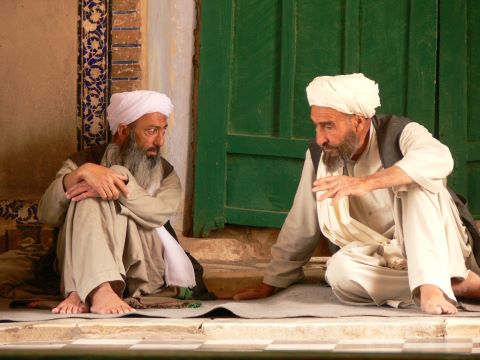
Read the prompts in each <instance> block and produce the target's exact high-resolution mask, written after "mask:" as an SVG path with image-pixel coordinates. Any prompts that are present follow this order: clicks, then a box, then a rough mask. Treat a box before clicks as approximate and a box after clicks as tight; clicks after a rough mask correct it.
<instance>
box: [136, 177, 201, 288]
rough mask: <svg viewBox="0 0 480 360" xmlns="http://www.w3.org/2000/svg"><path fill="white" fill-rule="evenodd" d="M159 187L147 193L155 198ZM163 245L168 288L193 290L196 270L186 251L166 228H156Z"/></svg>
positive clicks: (150, 189) (148, 190)
mask: <svg viewBox="0 0 480 360" xmlns="http://www.w3.org/2000/svg"><path fill="white" fill-rule="evenodd" d="M157 190H158V186H157V187H153V186H151V187H149V188H148V189H147V190H146V191H147V193H148V194H150V195H151V196H153V195H154V194H155V192H156V191H157ZM153 231H156V232H157V234H158V237H159V238H160V241H161V242H162V245H163V262H164V264H165V283H166V284H167V286H179V287H186V288H192V287H194V286H195V285H196V284H197V283H196V281H195V270H194V269H193V265H192V262H191V261H190V259H189V258H188V256H187V254H186V253H185V250H183V248H182V247H181V246H180V244H179V243H178V242H177V240H175V238H174V237H173V236H172V235H171V234H170V233H169V232H168V230H167V229H165V226H161V227H158V228H155V229H154V230H153Z"/></svg>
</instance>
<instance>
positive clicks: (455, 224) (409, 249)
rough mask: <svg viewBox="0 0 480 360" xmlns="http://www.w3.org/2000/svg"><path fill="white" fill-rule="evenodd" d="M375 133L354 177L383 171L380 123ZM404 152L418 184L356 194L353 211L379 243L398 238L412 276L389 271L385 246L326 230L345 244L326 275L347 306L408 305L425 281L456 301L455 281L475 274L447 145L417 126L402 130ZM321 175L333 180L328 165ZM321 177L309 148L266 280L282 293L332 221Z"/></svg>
mask: <svg viewBox="0 0 480 360" xmlns="http://www.w3.org/2000/svg"><path fill="white" fill-rule="evenodd" d="M369 136H370V137H369V143H368V146H367V148H366V150H365V151H364V153H363V154H362V156H361V157H360V158H359V159H358V160H357V161H356V162H354V161H351V162H350V163H349V164H347V170H348V173H349V175H350V176H366V175H369V174H372V173H375V172H378V171H380V170H382V169H383V166H382V164H381V160H380V156H379V153H378V145H377V138H376V133H375V129H374V127H373V126H371V129H370V135H369ZM400 149H401V151H402V154H403V155H404V157H403V159H402V160H400V161H399V162H397V164H396V166H398V167H400V168H401V169H403V170H404V171H405V172H406V173H407V174H408V175H409V176H410V177H411V178H412V179H413V180H414V181H415V184H412V185H409V186H402V187H398V188H388V189H379V190H375V191H372V192H370V193H368V194H364V195H362V196H350V197H349V198H348V206H349V211H350V216H351V218H353V219H354V220H356V221H358V222H360V223H361V224H363V225H365V226H366V227H368V228H369V231H373V232H375V233H376V234H377V235H378V236H377V238H386V239H388V240H390V241H391V240H393V239H395V240H393V242H392V244H393V245H394V246H398V247H399V248H400V252H403V254H404V256H406V258H407V262H408V271H401V270H394V269H390V268H387V267H385V266H384V262H383V261H382V259H380V258H379V257H378V256H375V254H376V252H377V250H378V247H379V246H380V245H378V244H377V245H375V244H372V242H373V241H369V240H370V239H365V238H363V239H362V238H361V237H359V238H354V237H353V236H352V233H350V232H345V231H342V230H338V229H337V233H335V231H333V232H328V231H325V230H326V229H324V231H323V233H324V234H325V235H328V236H329V238H330V240H331V241H332V242H334V243H336V244H337V245H339V246H341V247H342V248H341V250H340V251H339V252H337V253H336V254H335V255H334V256H333V257H332V258H331V259H330V261H329V263H328V265H327V273H326V278H327V281H328V282H329V283H330V285H331V286H332V289H333V291H334V292H335V294H336V295H337V296H338V297H339V298H340V300H342V301H344V302H348V303H351V304H383V303H389V304H398V303H400V302H404V303H409V302H411V300H412V294H413V295H414V296H415V295H416V294H415V291H416V289H417V288H418V286H420V285H422V284H434V285H437V286H438V287H440V288H441V289H442V290H443V292H444V293H445V295H446V296H447V298H449V299H450V300H451V301H452V302H453V301H455V297H454V295H453V292H452V290H451V286H450V278H452V277H458V278H463V277H465V276H466V275H467V274H468V270H467V267H468V266H467V265H468V264H470V261H471V258H473V256H470V255H471V247H470V244H469V238H468V235H467V233H466V230H465V227H464V226H463V224H462V223H461V220H460V218H459V215H458V211H457V209H456V207H455V205H454V203H453V201H452V199H451V197H450V195H449V194H448V191H447V189H446V187H445V184H446V177H447V175H448V174H449V173H450V172H451V170H452V167H453V160H452V157H451V154H450V152H449V150H448V148H447V147H446V146H444V145H443V144H441V143H440V142H439V141H438V140H436V139H435V138H433V137H432V136H431V134H430V133H429V132H428V131H427V130H426V129H425V128H424V127H423V126H421V125H420V124H417V123H410V124H409V125H407V126H406V127H405V129H404V131H403V132H402V135H401V138H400ZM340 173H342V171H340ZM318 174H323V175H327V174H326V170H325V167H324V166H323V164H322V163H320V165H319V169H318ZM316 175H317V174H315V173H314V167H313V164H312V160H311V157H310V153H309V152H308V151H307V154H306V159H305V164H304V168H303V172H302V177H301V180H300V184H299V187H298V190H297V193H296V195H295V199H294V203H293V206H292V208H291V210H290V212H289V214H288V216H287V219H286V220H285V224H284V226H283V227H282V230H281V232H280V235H279V237H278V240H277V243H276V244H275V245H274V246H273V247H272V261H271V262H270V264H269V266H268V268H267V272H266V275H265V277H264V282H265V283H267V284H270V285H273V286H276V287H281V288H283V287H287V286H289V285H290V284H292V283H293V282H295V281H297V280H299V279H300V278H301V277H302V276H303V273H302V266H303V265H304V264H305V263H306V262H308V260H309V259H310V257H311V255H312V253H313V251H314V250H315V247H316V245H317V243H318V241H319V239H320V232H321V228H323V227H324V226H325V225H326V224H328V223H329V221H328V219H326V218H325V209H326V207H325V206H329V205H326V204H328V202H329V201H330V200H325V201H322V202H317V200H316V195H315V194H314V193H312V191H311V189H312V184H313V181H314V180H315V179H316V177H317V176H316ZM322 208H323V210H322ZM322 211H323V212H322ZM353 233H354V232H353ZM362 240H363V241H362ZM373 243H374V242H373ZM466 263H467V265H466Z"/></svg>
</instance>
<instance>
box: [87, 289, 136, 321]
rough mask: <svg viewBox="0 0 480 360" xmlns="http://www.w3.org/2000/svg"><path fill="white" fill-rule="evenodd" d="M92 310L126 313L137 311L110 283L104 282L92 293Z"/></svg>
mask: <svg viewBox="0 0 480 360" xmlns="http://www.w3.org/2000/svg"><path fill="white" fill-rule="evenodd" d="M90 302H91V304H92V305H91V306H90V311H91V312H93V313H97V314H126V313H129V312H132V311H135V309H134V308H132V307H130V306H129V305H128V304H127V303H126V302H125V301H123V300H122V299H120V298H119V297H118V295H117V294H116V293H115V291H113V289H112V287H111V286H110V283H108V282H106V283H102V284H100V285H99V286H98V287H96V288H95V289H93V291H92V292H91V293H90Z"/></svg>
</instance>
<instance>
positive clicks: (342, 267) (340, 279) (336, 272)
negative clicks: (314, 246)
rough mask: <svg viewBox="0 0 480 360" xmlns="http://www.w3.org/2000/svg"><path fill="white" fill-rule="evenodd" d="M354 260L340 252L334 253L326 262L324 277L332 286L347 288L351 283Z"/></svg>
mask: <svg viewBox="0 0 480 360" xmlns="http://www.w3.org/2000/svg"><path fill="white" fill-rule="evenodd" d="M352 271H355V269H354V262H353V261H352V260H351V259H350V257H348V256H347V255H345V254H343V253H342V252H338V253H336V254H335V255H334V256H333V257H332V258H331V259H330V260H329V262H328V265H327V270H326V272H325V278H326V280H327V282H328V283H329V284H330V286H331V287H332V288H343V289H347V288H349V287H351V285H352Z"/></svg>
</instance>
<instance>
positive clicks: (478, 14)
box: [439, 0, 480, 219]
mask: <svg viewBox="0 0 480 360" xmlns="http://www.w3.org/2000/svg"><path fill="white" fill-rule="evenodd" d="M440 6H441V7H440V51H439V64H440V69H439V115H440V116H439V120H440V121H439V125H440V126H439V137H440V139H441V140H442V142H444V143H445V144H446V145H448V146H449V147H450V149H451V150H452V153H453V157H454V160H455V167H454V172H453V174H452V175H451V176H450V177H449V184H450V185H451V186H452V187H453V188H454V189H455V190H456V191H458V192H460V193H462V194H463V195H464V196H466V197H467V198H468V200H469V205H470V208H471V210H472V212H473V214H474V216H475V218H477V219H478V218H480V190H479V186H478V184H480V122H479V116H480V86H479V80H480V26H479V24H480V4H479V2H478V1H476V0H468V1H441V2H440Z"/></svg>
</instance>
